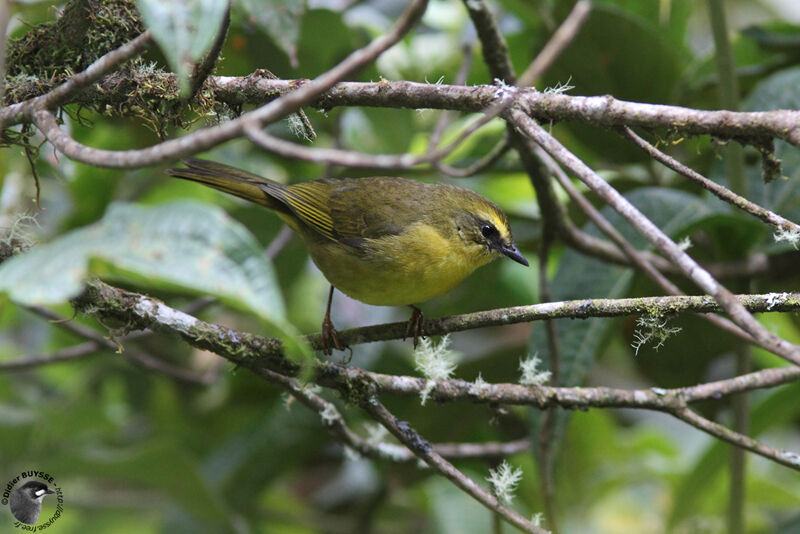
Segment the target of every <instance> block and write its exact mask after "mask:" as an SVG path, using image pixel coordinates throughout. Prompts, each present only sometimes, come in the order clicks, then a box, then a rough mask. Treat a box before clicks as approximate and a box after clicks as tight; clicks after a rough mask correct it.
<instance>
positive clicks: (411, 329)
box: [403, 306, 425, 348]
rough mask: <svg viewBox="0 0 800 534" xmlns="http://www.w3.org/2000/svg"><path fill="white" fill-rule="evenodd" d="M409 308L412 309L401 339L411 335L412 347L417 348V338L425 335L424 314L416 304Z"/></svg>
mask: <svg viewBox="0 0 800 534" xmlns="http://www.w3.org/2000/svg"><path fill="white" fill-rule="evenodd" d="M411 309H412V310H414V311H413V312H412V314H411V318H410V319H409V320H408V324H407V325H406V333H405V334H404V335H403V339H406V338H408V337H412V336H413V338H414V348H417V345H418V344H419V338H421V337H425V316H424V315H423V314H422V310H420V309H419V308H417V307H416V306H411Z"/></svg>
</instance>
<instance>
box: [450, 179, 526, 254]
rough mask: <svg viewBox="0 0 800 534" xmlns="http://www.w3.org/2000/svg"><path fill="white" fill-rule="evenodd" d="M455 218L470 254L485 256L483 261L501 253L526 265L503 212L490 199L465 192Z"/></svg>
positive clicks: (458, 230)
mask: <svg viewBox="0 0 800 534" xmlns="http://www.w3.org/2000/svg"><path fill="white" fill-rule="evenodd" d="M455 221H456V231H457V232H458V235H459V236H460V237H461V239H462V240H463V241H464V245H465V246H466V247H467V249H469V250H470V251H472V252H473V253H474V254H476V255H481V256H484V257H486V260H487V261H488V260H491V259H493V258H495V257H497V256H501V255H502V256H506V257H508V258H511V259H512V260H514V261H515V262H517V263H521V264H522V265H525V266H526V267H527V266H528V265H529V264H528V260H526V259H525V256H523V255H522V253H521V252H520V251H519V249H517V246H516V245H515V244H514V240H513V238H512V237H511V227H510V226H509V225H508V219H507V218H506V215H505V213H503V211H502V210H501V209H500V208H499V207H497V206H496V205H495V204H493V203H492V202H490V201H488V200H486V199H485V198H483V197H481V196H480V195H477V194H475V193H471V194H469V192H468V194H467V195H466V198H464V199H463V200H462V201H461V202H460V209H459V213H458V214H457V215H456V216H455Z"/></svg>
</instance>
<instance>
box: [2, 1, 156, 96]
mask: <svg viewBox="0 0 800 534" xmlns="http://www.w3.org/2000/svg"><path fill="white" fill-rule="evenodd" d="M143 31H144V27H143V26H142V24H141V22H140V21H139V15H138V13H137V12H136V7H135V2H134V1H133V0H73V1H72V2H69V3H68V4H67V6H66V7H65V8H64V10H63V11H62V13H61V16H59V17H58V19H56V20H55V21H54V22H48V23H45V24H40V25H38V26H35V27H33V28H31V30H30V31H28V32H27V33H26V34H25V35H24V36H23V37H22V38H20V39H17V40H12V41H11V42H9V44H8V51H7V56H6V61H7V66H6V69H7V73H8V75H10V76H20V75H24V76H35V77H37V78H40V79H44V80H47V79H53V78H61V77H66V76H70V75H72V74H74V73H76V72H79V71H82V70H84V69H85V68H86V67H88V66H89V65H90V64H91V63H92V62H93V61H95V60H96V59H97V58H99V57H100V56H102V55H103V54H106V53H107V52H109V51H111V50H114V49H115V48H118V47H119V46H121V45H123V44H124V43H126V42H128V41H130V40H131V39H133V38H134V37H136V36H137V35H139V34H140V33H142V32H143Z"/></svg>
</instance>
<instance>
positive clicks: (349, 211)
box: [328, 177, 435, 247]
mask: <svg viewBox="0 0 800 534" xmlns="http://www.w3.org/2000/svg"><path fill="white" fill-rule="evenodd" d="M339 182H340V183H339V184H338V185H337V187H336V188H335V189H334V190H333V191H332V192H331V194H330V197H329V199H328V210H329V213H330V217H331V219H332V220H333V223H334V229H335V232H336V234H337V236H338V240H339V241H340V242H342V243H345V244H348V245H351V246H355V247H358V246H359V245H360V244H361V243H362V242H363V240H364V239H377V238H380V237H383V236H387V235H398V234H400V233H401V232H402V231H403V229H404V228H406V227H407V226H409V225H410V224H413V223H414V222H416V221H418V220H421V219H422V218H423V217H424V213H425V210H424V205H425V204H426V203H429V202H431V201H433V200H434V199H433V198H431V197H432V194H435V192H434V191H430V190H429V187H428V186H426V185H425V184H422V183H420V182H417V181H416V180H407V179H404V178H394V177H373V178H358V179H350V180H347V179H345V180H339Z"/></svg>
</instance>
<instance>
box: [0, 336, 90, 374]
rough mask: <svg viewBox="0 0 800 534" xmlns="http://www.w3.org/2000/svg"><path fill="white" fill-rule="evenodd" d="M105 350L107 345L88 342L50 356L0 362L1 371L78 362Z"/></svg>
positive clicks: (38, 355)
mask: <svg viewBox="0 0 800 534" xmlns="http://www.w3.org/2000/svg"><path fill="white" fill-rule="evenodd" d="M105 349H106V347H105V345H101V344H100V343H95V342H94V341H86V342H84V343H80V344H78V345H73V346H71V347H66V348H63V349H59V350H57V351H55V352H51V353H49V354H42V355H40V354H36V355H31V356H20V357H19V358H17V359H15V360H11V361H8V362H0V371H2V372H13V371H22V370H25V369H31V368H34V367H42V366H45V365H51V364H54V363H61V362H68V361H77V360H81V359H83V358H85V357H87V356H92V355H93V354H96V353H98V352H100V351H101V350H105Z"/></svg>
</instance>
